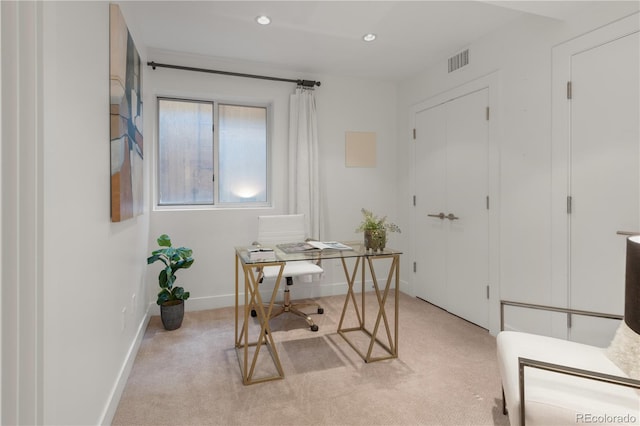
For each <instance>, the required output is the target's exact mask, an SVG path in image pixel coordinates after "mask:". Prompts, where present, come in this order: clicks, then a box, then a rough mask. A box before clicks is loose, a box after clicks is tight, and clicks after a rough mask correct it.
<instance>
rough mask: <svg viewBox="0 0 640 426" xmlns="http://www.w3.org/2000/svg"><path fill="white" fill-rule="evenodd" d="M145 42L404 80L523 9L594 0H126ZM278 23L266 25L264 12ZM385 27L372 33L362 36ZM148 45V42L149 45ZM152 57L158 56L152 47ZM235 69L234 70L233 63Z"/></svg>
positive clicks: (130, 20)
mask: <svg viewBox="0 0 640 426" xmlns="http://www.w3.org/2000/svg"><path fill="white" fill-rule="evenodd" d="M119 4H120V7H121V9H122V11H123V14H124V16H125V20H126V21H127V24H128V26H129V28H130V30H131V33H132V34H133V37H134V39H135V40H136V44H137V45H138V48H139V49H145V48H146V49H160V50H169V51H176V52H182V53H190V54H196V55H204V56H209V57H215V58H225V59H231V60H241V61H251V62H254V63H255V62H257V63H261V64H264V65H268V66H271V67H276V68H280V69H286V70H291V71H295V72H298V73H302V74H304V75H300V76H299V77H300V78H305V77H306V76H307V75H315V74H337V75H343V76H358V77H362V78H372V79H382V80H391V81H399V80H402V79H405V78H407V77H411V76H413V75H416V74H417V73H419V72H421V71H423V70H425V69H427V68H428V67H429V66H430V65H432V64H433V63H435V62H439V61H442V60H444V59H446V58H448V57H450V56H453V55H455V54H456V53H458V52H459V51H461V50H463V49H465V48H466V47H468V46H469V44H470V43H471V42H472V41H474V40H476V39H478V38H479V37H482V36H483V35H485V34H487V33H489V32H491V31H492V30H494V29H496V28H498V27H500V26H502V25H505V24H507V23H509V22H510V21H512V20H514V19H516V18H518V17H520V16H522V15H523V14H535V15H539V16H543V17H546V18H549V19H557V20H562V19H564V18H566V17H567V16H569V15H570V14H572V13H576V11H578V10H579V9H580V8H586V7H589V6H590V5H592V4H593V2H585V1H451V0H449V1H427V0H422V1H237V0H236V1H121V2H120V3H119ZM263 14H264V15H268V16H269V17H270V18H271V20H272V22H271V24H270V25H267V26H262V25H258V24H257V23H256V21H255V18H256V17H257V16H258V15H263ZM366 33H375V34H376V35H377V39H376V40H375V41H374V42H370V43H366V42H364V41H363V40H362V37H363V35H364V34H366ZM140 45H142V46H140ZM148 59H149V60H154V58H153V57H152V55H150V56H149V57H148ZM226 71H234V70H226Z"/></svg>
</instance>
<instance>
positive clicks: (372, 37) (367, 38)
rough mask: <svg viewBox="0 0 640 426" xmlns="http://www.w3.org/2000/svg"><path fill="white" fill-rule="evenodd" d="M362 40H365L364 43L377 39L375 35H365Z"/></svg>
mask: <svg viewBox="0 0 640 426" xmlns="http://www.w3.org/2000/svg"><path fill="white" fill-rule="evenodd" d="M362 39H363V40H364V41H373V40H375V39H376V35H375V34H373V33H369V34H365V35H364V36H363V37H362Z"/></svg>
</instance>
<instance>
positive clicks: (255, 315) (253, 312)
mask: <svg viewBox="0 0 640 426" xmlns="http://www.w3.org/2000/svg"><path fill="white" fill-rule="evenodd" d="M251 316H252V317H253V318H255V317H257V316H258V313H257V312H256V310H255V309H252V310H251Z"/></svg>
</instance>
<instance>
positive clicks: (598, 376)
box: [503, 357, 640, 426]
mask: <svg viewBox="0 0 640 426" xmlns="http://www.w3.org/2000/svg"><path fill="white" fill-rule="evenodd" d="M525 367H531V368H538V369H541V370H546V371H551V372H555V373H559V374H567V375H570V376H574V377H581V378H584V379H589V380H596V381H599V382H604V383H610V384H613V385H619V386H626V387H630V388H634V389H640V380H635V379H631V378H628V377H622V376H614V375H611V374H605V373H600V372H597V371H590V370H583V369H580V368H574V367H569V366H565V365H559V364H553V363H550V362H544V361H538V360H534V359H529V358H522V357H518V375H519V380H518V382H519V391H520V424H521V425H522V426H524V424H525V380H524V370H525ZM503 394H504V391H503ZM503 400H504V396H503Z"/></svg>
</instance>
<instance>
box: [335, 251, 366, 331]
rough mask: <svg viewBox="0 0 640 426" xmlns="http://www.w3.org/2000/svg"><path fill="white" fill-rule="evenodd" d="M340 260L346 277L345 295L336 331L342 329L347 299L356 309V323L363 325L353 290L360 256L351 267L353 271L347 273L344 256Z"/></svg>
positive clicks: (347, 303)
mask: <svg viewBox="0 0 640 426" xmlns="http://www.w3.org/2000/svg"><path fill="white" fill-rule="evenodd" d="M340 260H342V268H343V269H344V275H345V276H346V277H347V297H345V299H344V306H343V307H342V315H341V316H340V322H339V323H338V332H340V331H341V330H342V323H343V322H344V316H345V313H346V312H347V306H348V305H349V300H351V301H352V302H353V307H354V308H355V311H356V316H357V318H358V324H359V325H360V327H362V326H363V325H364V319H363V318H362V317H361V316H360V310H359V309H358V303H357V302H356V295H355V294H354V292H353V283H354V282H355V279H356V275H357V273H358V265H359V264H360V258H359V257H358V258H357V259H356V264H355V266H354V267H353V272H352V273H351V274H349V269H348V268H347V263H346V262H345V259H344V258H341V259H340Z"/></svg>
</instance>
